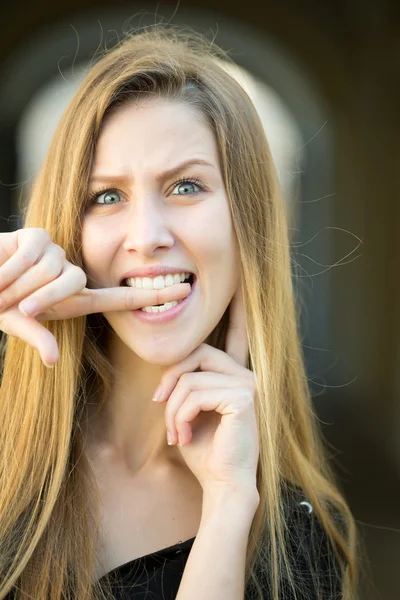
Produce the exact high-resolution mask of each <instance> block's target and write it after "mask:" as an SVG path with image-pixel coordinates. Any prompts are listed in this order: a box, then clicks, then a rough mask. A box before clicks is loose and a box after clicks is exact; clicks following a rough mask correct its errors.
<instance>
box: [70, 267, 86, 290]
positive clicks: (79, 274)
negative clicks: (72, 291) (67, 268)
mask: <svg viewBox="0 0 400 600" xmlns="http://www.w3.org/2000/svg"><path fill="white" fill-rule="evenodd" d="M72 272H73V274H74V277H76V279H77V281H78V284H79V285H81V286H82V287H85V285H86V284H87V276H86V273H85V271H83V270H82V269H81V268H80V267H78V266H76V265H72Z"/></svg>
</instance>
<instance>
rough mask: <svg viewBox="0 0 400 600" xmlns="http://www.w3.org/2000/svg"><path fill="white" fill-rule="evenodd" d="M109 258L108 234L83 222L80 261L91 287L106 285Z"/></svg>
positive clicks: (92, 224) (90, 223) (93, 224)
mask: <svg viewBox="0 0 400 600" xmlns="http://www.w3.org/2000/svg"><path fill="white" fill-rule="evenodd" d="M106 240H107V243H105V242H106ZM111 256H112V251H111V248H110V245H109V232H108V235H107V233H106V232H105V231H103V228H102V227H99V226H98V224H96V223H94V222H93V221H90V220H87V221H85V222H84V223H83V227H82V259H83V265H84V269H85V272H86V275H87V277H88V282H89V284H91V285H92V287H93V286H94V287H99V283H100V282H102V283H103V284H104V285H106V276H107V275H106V274H107V271H108V263H109V261H110V257H111Z"/></svg>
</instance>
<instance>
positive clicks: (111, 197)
mask: <svg viewBox="0 0 400 600" xmlns="http://www.w3.org/2000/svg"><path fill="white" fill-rule="evenodd" d="M101 196H104V200H105V199H106V198H107V196H108V197H109V200H110V202H98V199H99V198H101ZM118 197H119V193H118V192H117V191H115V190H106V191H105V192H102V193H96V195H95V197H94V198H93V202H94V203H95V204H108V205H111V204H117V202H118Z"/></svg>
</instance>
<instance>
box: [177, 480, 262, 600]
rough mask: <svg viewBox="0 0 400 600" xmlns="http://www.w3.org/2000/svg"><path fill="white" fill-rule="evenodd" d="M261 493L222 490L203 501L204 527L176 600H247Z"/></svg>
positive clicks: (247, 490) (194, 547) (200, 528)
mask: <svg viewBox="0 0 400 600" xmlns="http://www.w3.org/2000/svg"><path fill="white" fill-rule="evenodd" d="M258 503H259V496H258V492H257V490H253V489H239V488H238V489H235V490H232V489H230V490H227V489H225V490H219V491H218V492H216V493H213V494H209V495H205V496H204V497H203V512H202V517H201V522H200V527H199V531H198V534H197V536H196V539H195V541H194V544H193V546H192V549H191V551H190V554H189V558H188V560H187V563H186V567H185V570H184V573H183V576H182V581H181V584H180V586H179V590H178V595H177V597H176V600H204V599H205V598H207V600H221V598H224V599H225V600H243V598H244V575H245V560H246V550H247V543H248V536H249V532H250V527H251V523H252V521H253V518H254V514H255V512H256V509H257V506H258Z"/></svg>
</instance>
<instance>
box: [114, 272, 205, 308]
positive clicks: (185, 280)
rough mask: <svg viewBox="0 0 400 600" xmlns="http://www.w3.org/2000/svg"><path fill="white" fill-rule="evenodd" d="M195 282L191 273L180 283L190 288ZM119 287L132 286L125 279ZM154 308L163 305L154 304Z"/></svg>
mask: <svg viewBox="0 0 400 600" xmlns="http://www.w3.org/2000/svg"><path fill="white" fill-rule="evenodd" d="M195 281H196V276H195V275H194V274H193V273H190V274H189V277H188V278H187V279H184V280H183V281H181V283H190V286H191V287H192V286H193V284H194V282H195ZM174 285H176V284H174ZM121 286H122V287H134V286H129V285H128V284H127V282H126V279H123V280H122V282H121ZM167 287H172V286H167ZM154 306H163V305H162V304H154Z"/></svg>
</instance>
